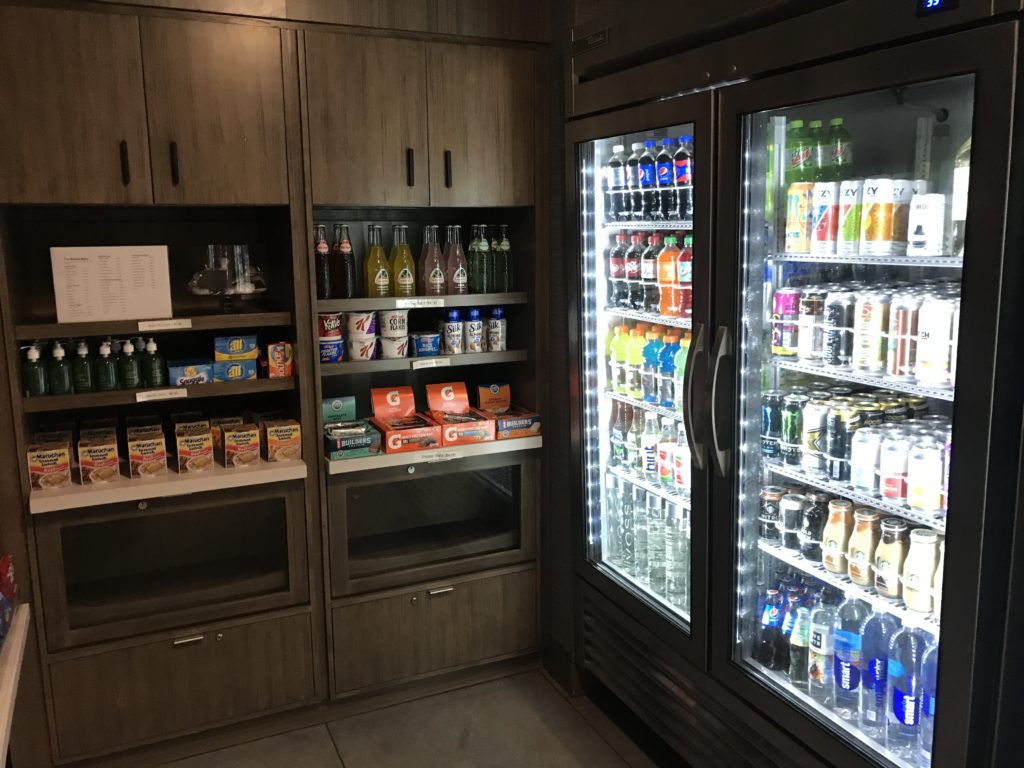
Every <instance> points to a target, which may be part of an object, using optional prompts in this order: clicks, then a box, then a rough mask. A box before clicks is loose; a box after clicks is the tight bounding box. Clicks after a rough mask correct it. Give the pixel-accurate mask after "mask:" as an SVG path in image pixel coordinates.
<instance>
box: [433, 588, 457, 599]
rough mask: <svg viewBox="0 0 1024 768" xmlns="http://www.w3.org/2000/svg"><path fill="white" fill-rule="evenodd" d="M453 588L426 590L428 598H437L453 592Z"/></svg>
mask: <svg viewBox="0 0 1024 768" xmlns="http://www.w3.org/2000/svg"><path fill="white" fill-rule="evenodd" d="M454 591H455V587H438V588H437V589H430V590H427V596H428V597H439V596H440V595H447V594H448V593H449V592H454Z"/></svg>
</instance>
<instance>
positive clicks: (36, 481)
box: [28, 441, 71, 490]
mask: <svg viewBox="0 0 1024 768" xmlns="http://www.w3.org/2000/svg"><path fill="white" fill-rule="evenodd" d="M28 477H29V481H30V483H31V485H32V487H33V488H37V489H39V490H46V489H48V488H64V487H66V486H69V485H71V444H70V443H67V442H64V441H53V442H37V443H33V444H32V445H30V446H29V447H28Z"/></svg>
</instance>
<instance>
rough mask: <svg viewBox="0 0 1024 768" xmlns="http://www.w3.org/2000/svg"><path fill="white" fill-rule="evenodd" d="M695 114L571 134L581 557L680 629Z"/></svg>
mask: <svg viewBox="0 0 1024 768" xmlns="http://www.w3.org/2000/svg"><path fill="white" fill-rule="evenodd" d="M693 129H694V126H693V125H692V124H689V125H676V126H672V127H669V128H667V129H658V130H652V131H645V132H642V133H633V134H626V135H617V136H609V137H607V138H603V139H599V140H596V141H588V142H584V143H580V144H578V145H577V152H578V157H577V169H578V173H579V174H580V178H579V185H580V190H581V197H580V199H581V211H580V212H579V215H580V235H581V243H580V248H581V250H580V252H581V254H582V258H583V265H582V266H583V269H582V272H581V274H582V285H581V286H580V295H581V311H582V312H583V336H582V343H583V345H584V347H585V348H584V350H583V384H584V391H583V398H584V422H585V424H584V427H585V428H584V433H583V434H584V448H583V450H584V471H585V473H586V499H585V503H586V514H587V525H588V530H587V557H588V559H589V561H590V562H591V563H592V564H593V565H594V566H595V567H597V568H598V569H599V570H600V571H602V572H604V573H605V574H606V575H608V576H609V577H611V578H613V579H615V580H616V581H618V582H620V583H621V584H622V585H624V586H625V587H626V588H627V589H628V590H630V591H631V592H632V593H634V594H635V595H637V596H638V597H641V598H642V599H644V600H646V601H648V602H649V603H650V604H652V605H654V606H655V607H657V608H658V609H659V610H661V611H662V612H663V613H665V614H666V615H667V616H669V617H670V618H671V619H672V620H673V621H675V622H676V623H678V624H679V625H682V626H683V627H684V628H685V627H687V626H688V625H689V618H690V582H691V567H690V489H691V477H692V471H691V456H690V449H689V447H688V443H687V436H686V431H685V428H684V423H683V422H684V418H683V399H684V393H683V372H684V369H685V362H686V357H687V350H688V347H689V343H690V328H691V326H692V316H693V278H692V274H693V243H692V230H693V142H694V130H693Z"/></svg>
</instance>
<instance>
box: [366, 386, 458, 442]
mask: <svg viewBox="0 0 1024 768" xmlns="http://www.w3.org/2000/svg"><path fill="white" fill-rule="evenodd" d="M370 403H371V405H372V406H373V418H372V419H370V423H371V424H373V426H374V427H376V428H377V429H379V430H380V432H381V434H382V435H383V441H382V442H383V443H384V452H385V453H407V452H409V451H423V450H427V449H429V448H438V447H440V446H441V425H440V424H438V423H437V422H435V421H434V420H433V419H431V418H429V417H428V416H425V415H423V414H419V413H416V398H415V397H413V394H412V387H378V388H376V389H371V390H370Z"/></svg>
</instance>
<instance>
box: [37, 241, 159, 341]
mask: <svg viewBox="0 0 1024 768" xmlns="http://www.w3.org/2000/svg"><path fill="white" fill-rule="evenodd" d="M50 264H51V266H52V267H53V293H54V301H55V302H56V304H57V322H59V323H92V322H102V321H104V320H148V319H154V318H166V317H170V316H171V314H173V313H172V312H171V279H170V274H169V272H168V268H167V246H166V245H123V246H109V247H97V248H93V247H90V248H51V249H50Z"/></svg>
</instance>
